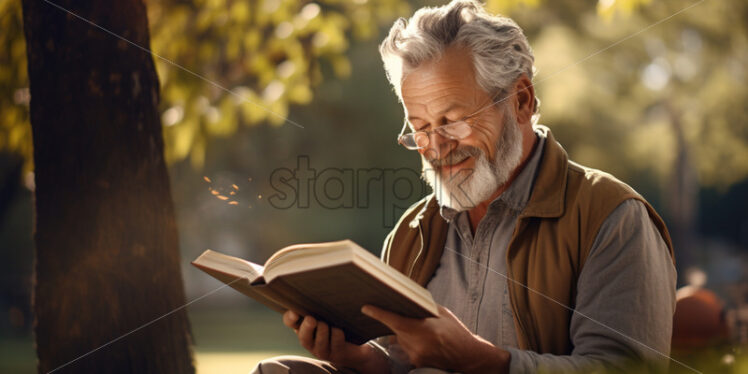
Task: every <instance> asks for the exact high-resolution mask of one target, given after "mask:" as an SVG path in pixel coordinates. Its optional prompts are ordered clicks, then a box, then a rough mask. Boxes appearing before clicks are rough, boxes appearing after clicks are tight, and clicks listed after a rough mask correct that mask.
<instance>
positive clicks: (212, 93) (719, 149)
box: [0, 0, 748, 187]
mask: <svg viewBox="0 0 748 374" xmlns="http://www.w3.org/2000/svg"><path fill="white" fill-rule="evenodd" d="M429 3H432V2H429ZM147 5H148V9H149V19H150V21H151V34H152V37H151V43H152V50H153V51H154V53H155V54H156V57H155V61H156V65H157V70H158V72H159V77H160V80H161V88H162V90H161V93H162V104H161V105H162V108H161V109H162V113H163V116H162V122H163V124H164V125H165V130H164V131H165V139H166V142H167V147H166V149H167V159H168V160H169V161H170V162H175V161H179V160H183V159H185V158H189V159H190V160H191V161H192V164H193V166H195V167H198V168H199V167H200V166H201V165H203V163H204V158H205V152H206V144H207V140H208V139H210V138H213V137H227V136H231V135H232V134H235V133H236V131H237V129H238V128H239V127H240V126H243V125H254V124H259V123H271V124H275V125H280V124H283V123H286V125H288V126H295V124H294V122H293V121H290V122H286V121H285V118H286V117H287V116H288V113H289V107H290V106H292V105H304V104H309V103H310V102H311V100H312V98H313V96H314V88H315V87H316V86H317V85H318V84H319V83H320V82H321V81H322V79H324V77H323V75H330V74H333V75H335V76H336V77H339V78H341V77H342V78H344V77H347V76H348V75H349V74H350V72H351V69H352V66H351V64H350V62H349V60H348V57H347V56H346V51H347V49H348V47H349V44H350V40H351V38H355V39H357V40H360V39H365V38H371V37H373V36H375V35H378V32H379V31H380V30H381V26H382V25H384V24H388V23H389V22H391V21H392V19H393V18H394V17H396V16H399V15H406V14H407V13H408V9H409V5H408V4H407V3H406V2H405V1H402V0H368V1H367V0H357V1H343V0H320V1H319V2H318V3H314V2H309V1H295V0H252V1H238V0H195V1H181V0H164V1H149V2H148V4H147ZM420 5H422V4H419V5H417V6H420ZM691 5H694V7H693V9H688V10H686V11H684V12H682V13H679V14H677V15H675V16H673V14H675V13H676V12H678V11H679V10H682V9H684V8H686V7H688V6H691ZM487 7H488V9H489V10H490V11H494V12H503V13H506V14H508V15H510V16H512V17H514V18H515V19H516V20H517V21H518V23H519V24H521V25H522V26H523V28H524V29H525V31H526V33H527V34H528V36H529V38H530V40H531V44H532V45H533V47H534V50H535V53H536V63H537V65H538V68H539V74H538V75H537V76H536V79H535V82H536V84H537V86H536V90H537V92H538V94H539V96H540V98H541V99H542V100H543V106H542V107H541V113H542V114H543V120H544V121H547V122H548V123H549V124H551V125H553V126H557V127H564V130H563V133H565V134H567V135H565V136H564V135H561V131H559V132H558V133H557V135H561V136H562V139H561V140H562V141H564V144H566V145H567V146H568V148H569V150H570V152H571V153H572V156H574V157H575V158H576V159H578V160H579V161H580V162H583V163H586V164H590V165H592V166H596V167H600V168H603V169H606V170H610V171H612V172H614V173H615V174H617V175H620V176H621V177H623V178H624V179H627V178H631V177H632V176H635V175H639V174H646V175H655V176H658V177H659V178H660V181H661V182H663V181H664V180H666V179H667V178H669V177H670V175H671V171H672V168H673V163H674V160H675V157H676V155H678V154H679V153H680V152H683V151H685V152H686V153H687V154H688V155H689V158H690V160H691V161H690V162H691V163H692V164H693V167H694V168H695V169H696V170H697V171H698V175H699V178H700V182H701V183H702V184H705V185H711V186H720V187H726V186H729V185H731V184H733V183H735V182H736V181H739V180H742V179H744V178H746V176H748V163H746V162H745V160H746V159H748V126H747V125H746V118H748V114H747V113H746V107H745V105H743V103H744V102H745V101H746V95H748V91H746V88H745V86H744V85H742V84H741V82H743V81H745V75H746V71H745V66H748V61H747V60H748V55H746V53H745V52H744V51H745V50H748V48H746V47H747V44H748V41H747V38H746V35H748V33H747V32H746V22H745V20H744V19H743V18H741V17H742V15H744V14H746V13H748V9H747V8H748V5H746V4H745V3H741V2H738V3H725V2H715V1H703V2H699V1H696V0H693V1H685V0H680V1H652V0H599V1H598V2H597V5H596V6H591V5H590V4H588V3H586V2H580V1H560V2H552V1H541V0H488V1H487ZM20 15H21V10H20V0H5V1H3V2H1V3H0V26H1V27H2V30H3V31H4V32H3V33H2V34H0V42H2V44H3V45H6V46H8V48H6V49H3V51H2V52H0V62H1V63H2V68H0V95H1V96H0V97H2V100H0V150H9V151H12V152H18V153H21V154H22V155H24V157H26V158H27V159H28V160H31V140H30V137H31V131H30V127H29V125H28V120H29V118H28V101H29V96H28V90H27V89H26V88H25V87H27V78H26V63H25V48H24V42H23V34H22V31H21V30H22V29H21V21H20V19H21V16H20ZM671 16H672V17H671ZM670 17H671V18H670ZM658 22H661V23H658ZM655 23H657V24H656V25H654V26H651V25H653V24H655ZM650 26H651V28H648V27H650ZM645 28H646V30H644V29H645ZM642 30H644V32H642ZM632 35H633V36H632ZM598 52H599V53H598ZM374 58H376V57H374ZM590 138H592V139H595V142H594V143H592V142H590V141H588V139H590ZM679 139H680V140H679ZM681 140H682V141H681ZM621 155H625V156H624V157H623V159H621ZM653 161H655V162H653Z"/></svg>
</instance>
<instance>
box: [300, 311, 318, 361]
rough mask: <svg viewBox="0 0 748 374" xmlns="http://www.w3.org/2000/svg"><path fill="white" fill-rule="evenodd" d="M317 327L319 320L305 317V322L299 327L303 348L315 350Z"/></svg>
mask: <svg viewBox="0 0 748 374" xmlns="http://www.w3.org/2000/svg"><path fill="white" fill-rule="evenodd" d="M315 327H317V320H315V319H314V317H312V316H306V317H304V321H303V322H301V326H299V332H298V334H297V335H298V336H299V342H300V343H301V346H302V347H304V348H305V349H306V350H308V351H310V352H311V351H312V349H314V329H315Z"/></svg>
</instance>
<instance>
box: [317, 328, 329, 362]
mask: <svg viewBox="0 0 748 374" xmlns="http://www.w3.org/2000/svg"><path fill="white" fill-rule="evenodd" d="M313 353H314V355H315V356H317V357H318V358H321V359H323V360H327V359H328V358H329V356H330V328H329V327H328V326H327V324H326V323H324V322H317V329H316V332H315V334H314V352H313Z"/></svg>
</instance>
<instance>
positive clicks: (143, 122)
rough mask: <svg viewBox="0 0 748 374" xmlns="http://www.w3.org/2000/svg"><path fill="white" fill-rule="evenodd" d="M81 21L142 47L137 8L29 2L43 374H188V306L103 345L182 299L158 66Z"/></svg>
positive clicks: (128, 0) (130, 2) (143, 25)
mask: <svg viewBox="0 0 748 374" xmlns="http://www.w3.org/2000/svg"><path fill="white" fill-rule="evenodd" d="M51 3H54V4H55V5H57V6H55V5H52V4H51ZM61 8H64V9H65V10H63V9H61ZM66 10H67V11H66ZM79 17H81V18H84V19H85V20H88V21H90V22H92V23H94V24H96V25H99V26H101V27H102V28H105V29H107V30H109V31H110V32H111V33H114V34H116V35H119V36H122V37H124V38H126V39H127V40H129V41H131V42H132V43H135V44H137V45H139V46H142V47H143V48H150V46H149V43H150V41H149V40H150V36H149V33H148V23H147V18H146V9H145V5H144V4H143V2H142V1H141V0H119V1H113V2H110V1H72V0H50V1H47V0H24V1H23V21H24V33H25V35H26V43H27V55H28V71H29V81H30V91H31V125H32V134H33V144H34V162H35V178H36V191H35V205H36V206H35V232H34V240H35V264H34V277H35V284H34V296H33V311H34V315H35V321H34V333H35V338H36V350H37V354H38V358H39V364H38V369H39V371H40V372H44V373H47V372H49V371H52V370H55V372H86V373H89V372H90V373H94V372H108V373H119V372H122V373H188V372H194V368H193V366H192V355H191V350H190V341H191V333H190V328H189V322H188V320H187V314H186V311H185V310H184V309H180V310H178V311H177V312H175V313H173V314H169V315H168V316H166V317H164V318H162V319H160V320H158V321H156V322H154V323H153V324H150V325H147V326H145V327H143V328H141V329H138V330H136V331H135V332H132V333H131V334H129V335H126V336H125V337H123V338H121V339H119V340H116V341H114V342H113V343H111V344H108V345H106V344H107V343H109V342H111V341H112V340H114V339H117V338H119V337H122V336H123V335H125V334H128V333H130V332H131V331H133V330H135V329H137V328H138V327H140V326H142V325H144V324H146V323H148V322H151V321H153V320H155V319H157V318H159V317H161V316H163V315H165V314H167V313H169V312H171V311H173V310H175V309H177V308H179V307H180V306H183V305H184V304H185V295H184V289H183V285H182V276H181V272H180V264H179V249H178V241H177V230H176V223H175V216H174V207H173V203H172V200H171V195H170V186H169V179H168V174H167V170H166V166H165V163H164V158H163V138H162V133H161V124H160V121H159V115H158V110H157V105H158V101H159V94H158V93H159V84H158V78H157V76H156V72H155V68H154V64H153V59H152V57H151V55H149V54H148V53H146V52H144V51H143V50H141V49H139V48H137V47H135V46H133V45H132V44H130V43H128V42H126V41H124V40H122V39H119V38H117V37H115V36H113V35H111V34H109V33H107V32H106V31H104V30H102V29H101V28H98V27H96V26H93V25H92V24H90V23H88V22H86V21H85V20H82V19H81V18H79ZM102 345H104V346H103V347H102ZM100 347H101V348H100ZM91 351H93V352H91ZM82 355H85V356H83V357H81V356H82ZM58 369H59V370H58Z"/></svg>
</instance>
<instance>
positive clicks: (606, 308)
mask: <svg viewBox="0 0 748 374" xmlns="http://www.w3.org/2000/svg"><path fill="white" fill-rule="evenodd" d="M537 134H538V144H537V146H536V147H535V150H534V152H533V154H532V155H531V157H530V159H529V161H528V162H527V163H526V164H525V167H524V168H523V170H522V171H521V172H520V174H519V175H518V176H517V178H515V180H514V182H513V183H512V184H511V185H510V186H509V188H507V190H506V191H504V192H503V193H502V194H501V195H500V196H499V197H497V198H496V199H495V200H494V201H492V202H491V203H490V204H489V207H488V210H487V212H486V215H485V216H484V217H483V219H482V220H481V221H480V223H479V224H478V226H477V228H476V230H475V234H473V233H472V230H471V227H470V222H469V218H468V214H467V212H457V211H454V210H452V209H449V208H442V210H441V212H440V213H441V214H442V217H444V218H445V219H446V220H448V221H449V228H448V233H447V239H446V243H445V248H444V252H443V254H442V258H441V261H440V264H439V267H438V268H437V270H436V272H435V274H434V276H433V278H432V279H431V281H430V282H429V283H428V284H427V289H428V290H429V291H430V292H431V293H432V295H433V296H434V300H435V301H436V302H437V303H439V304H441V305H443V306H445V307H446V308H447V309H449V310H451V311H452V312H453V313H454V314H455V315H456V316H457V317H458V318H459V319H460V321H462V322H463V323H464V324H465V325H466V326H467V328H468V329H470V330H471V331H472V332H473V333H476V334H478V335H479V336H481V337H483V338H484V339H486V340H488V341H490V342H491V343H493V344H494V345H496V346H498V347H502V348H504V349H506V350H508V351H509V352H510V354H511V362H510V373H511V374H516V373H532V372H538V371H548V372H578V371H579V370H584V371H589V370H592V369H593V368H595V367H600V366H601V365H604V364H605V365H614V366H615V365H616V364H617V363H621V362H623V360H624V359H626V358H630V357H632V356H633V357H636V358H639V359H645V360H648V361H650V362H654V363H655V366H656V368H655V369H662V368H663V367H664V368H666V367H667V364H668V359H667V355H668V354H669V352H670V336H671V327H670V326H671V323H672V316H673V312H674V299H675V294H674V293H675V279H676V275H675V268H674V266H673V264H672V261H671V259H670V256H669V252H668V249H667V247H666V245H665V243H664V241H663V240H662V238H661V237H660V234H659V231H658V230H657V229H656V228H655V227H654V224H653V223H652V222H651V220H650V219H649V216H648V214H647V211H646V208H645V207H644V205H643V204H642V203H640V202H639V201H636V200H627V201H625V202H624V203H622V204H621V205H620V206H619V207H618V208H616V209H615V210H614V211H613V213H611V214H610V216H609V217H608V218H607V219H606V220H605V222H604V223H603V225H602V226H601V228H600V231H599V232H598V235H597V237H596V239H595V241H594V243H593V246H592V248H591V249H590V252H589V254H588V257H587V261H586V262H585V266H584V267H583V269H582V271H581V274H580V277H579V280H578V283H577V290H578V293H577V298H576V305H575V306H569V307H574V310H575V311H576V313H573V314H572V319H571V323H570V337H571V339H572V343H573V345H574V351H573V352H572V354H571V355H566V356H559V355H549V354H538V353H536V352H532V351H525V350H520V349H518V348H517V337H516V331H515V327H514V321H513V315H512V309H511V304H510V300H509V296H508V293H507V282H510V281H512V280H509V279H507V277H506V250H507V247H508V244H509V240H510V239H511V236H512V233H513V232H514V228H515V225H516V222H517V217H518V216H519V214H520V212H521V211H522V210H523V209H524V207H525V205H526V204H527V202H528V200H529V198H530V195H531V193H532V187H533V182H534V179H535V176H536V173H537V170H538V166H539V164H540V162H541V160H542V150H543V145H544V142H545V141H546V138H545V137H544V136H543V134H540V133H537ZM632 291H634V292H632ZM663 300H666V301H667V300H670V301H671V302H664V303H663ZM654 306H656V307H654ZM641 313H644V315H642V314H641ZM663 326H664V327H663ZM389 350H390V351H391V352H392V351H393V350H394V351H395V352H397V351H400V348H399V347H389ZM399 353H400V354H399V355H391V357H400V358H402V357H403V355H402V352H399ZM402 364H403V363H402V362H401V363H400V364H398V365H395V366H393V367H400V368H406V367H407V365H402Z"/></svg>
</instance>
